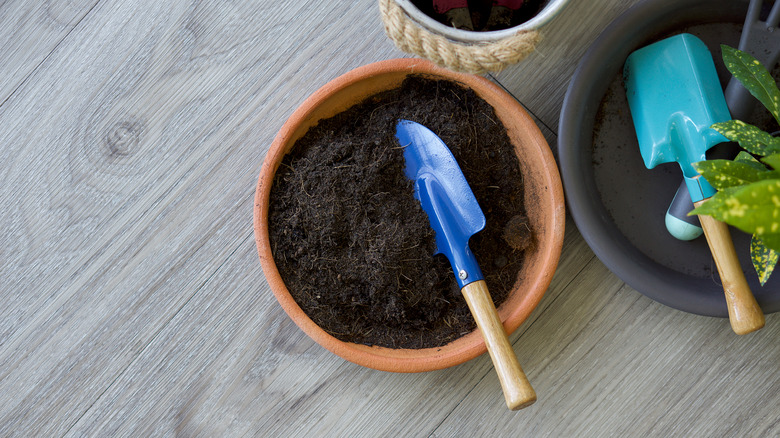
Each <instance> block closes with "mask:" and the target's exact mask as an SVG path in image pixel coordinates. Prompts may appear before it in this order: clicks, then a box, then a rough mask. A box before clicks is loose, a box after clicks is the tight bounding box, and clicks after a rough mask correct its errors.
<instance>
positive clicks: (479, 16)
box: [412, 0, 545, 32]
mask: <svg viewBox="0 0 780 438" xmlns="http://www.w3.org/2000/svg"><path fill="white" fill-rule="evenodd" d="M543 3H545V2H544V0H526V1H525V2H523V5H522V6H521V7H520V8H519V9H517V10H516V11H514V12H513V13H512V18H511V21H510V23H509V26H507V27H491V28H488V27H487V24H488V23H487V21H488V17H490V9H491V8H492V7H493V2H492V1H486V0H469V1H468V5H469V6H468V7H469V12H470V13H471V22H472V24H473V26H474V31H475V32H484V31H493V30H501V29H505V28H509V27H515V26H519V25H520V24H522V23H525V22H526V21H528V20H530V19H531V18H533V17H534V16H536V14H538V13H539V11H541V10H542V4H543ZM412 4H414V5H415V6H416V7H417V9H419V10H420V12H422V13H423V14H425V15H427V16H429V17H431V18H433V19H434V20H436V21H438V22H439V23H442V24H444V25H445V26H449V25H450V23H449V22H448V21H447V17H446V16H445V15H444V14H439V13H436V11H434V9H433V2H432V1H431V0H412Z"/></svg>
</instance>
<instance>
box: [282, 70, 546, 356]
mask: <svg viewBox="0 0 780 438" xmlns="http://www.w3.org/2000/svg"><path fill="white" fill-rule="evenodd" d="M401 118H403V119H408V120H413V121H416V122H418V123H421V124H423V125H425V126H427V127H428V128H430V129H431V130H433V131H434V132H435V133H437V134H438V135H439V136H440V137H441V138H442V140H444V142H445V143H446V144H447V145H448V146H449V147H450V149H451V150H452V152H453V154H454V155H455V157H456V159H457V160H458V163H459V164H460V166H461V169H462V170H463V173H464V175H465V177H466V179H467V180H468V181H469V184H470V186H471V188H472V190H473V192H474V195H475V196H476V198H477V200H478V202H479V204H480V206H481V207H482V210H483V212H484V213H485V217H486V219H487V225H486V227H485V229H484V230H483V231H481V232H479V233H477V234H476V235H474V236H473V237H472V238H471V240H470V247H471V249H472V251H473V252H474V253H475V255H476V257H477V260H478V261H479V263H480V267H481V268H482V271H483V274H484V275H485V279H486V281H487V284H488V288H489V290H490V293H491V295H492V297H493V300H494V302H495V304H496V306H499V305H500V304H501V302H503V301H504V299H505V298H506V296H507V294H508V292H509V291H510V290H511V288H512V286H513V285H514V283H515V281H516V280H517V276H518V272H519V270H520V268H521V267H522V263H523V252H524V250H525V249H526V248H528V247H529V246H531V245H533V239H534V236H533V234H532V233H529V229H528V226H527V225H528V224H527V219H525V210H524V206H523V196H522V193H523V187H522V178H521V175H520V169H519V163H518V159H517V156H516V155H515V153H514V149H513V147H512V145H511V143H510V141H509V138H508V137H507V134H506V129H505V128H504V127H503V125H501V124H500V123H499V120H498V118H497V117H496V115H495V113H494V112H493V109H492V107H491V106H490V105H488V104H487V103H486V102H485V101H483V100H482V99H480V98H479V97H478V96H477V95H476V94H475V93H474V92H473V91H471V90H467V89H465V88H462V87H461V86H459V85H457V84H455V83H452V82H449V81H437V80H432V79H428V78H423V77H417V76H411V77H409V78H408V79H407V80H406V81H405V82H404V83H403V84H402V85H401V87H400V88H398V89H395V90H391V91H388V92H384V93H382V94H379V95H376V96H374V97H372V98H369V99H368V100H366V101H364V102H362V103H360V104H358V105H356V106H354V107H352V108H350V109H349V110H347V111H345V112H343V113H341V114H338V115H336V116H335V117H333V118H330V119H327V120H321V121H320V122H319V123H318V124H317V125H316V126H315V127H313V128H312V129H310V130H309V132H308V133H307V134H306V135H304V137H302V138H301V139H300V140H299V141H298V142H297V143H296V145H295V147H294V149H293V151H292V152H291V153H290V154H289V155H287V156H286V157H285V158H284V160H283V162H282V164H281V166H280V167H279V169H278V171H277V173H276V176H275V179H274V182H273V188H272V191H271V209H270V213H269V228H270V239H271V245H272V251H273V254H274V259H275V261H276V265H277V267H278V269H279V272H280V274H281V276H282V279H283V280H284V282H285V284H286V285H287V288H288V289H289V290H290V293H291V294H292V295H293V297H294V299H295V300H296V302H297V303H298V304H299V305H300V306H301V308H302V309H303V311H304V312H306V314H307V315H309V317H311V319H312V320H313V321H314V322H315V323H317V324H318V325H319V326H321V327H322V328H323V329H325V330H326V331H327V332H328V333H330V334H332V335H333V336H335V337H336V338H338V339H341V340H344V341H349V342H354V343H360V344H367V345H380V346H384V347H390V348H427V347H437V346H441V345H444V344H447V343H448V342H450V341H452V340H454V339H456V338H458V337H460V336H462V335H464V334H466V333H468V332H470V331H472V330H473V329H474V328H475V323H474V320H473V318H472V317H471V314H470V313H469V310H468V307H467V305H466V302H465V300H464V299H463V297H462V295H461V294H460V291H459V289H458V287H457V283H456V282H455V278H454V275H453V273H452V269H451V267H450V264H449V261H448V260H447V259H446V258H445V257H444V256H442V255H437V256H433V255H432V254H433V253H434V252H435V246H436V245H435V242H434V233H433V231H432V230H431V229H430V225H429V222H428V217H427V216H426V214H425V212H423V211H422V209H421V207H420V204H419V202H418V201H417V200H416V199H414V197H413V183H412V181H410V180H408V179H407V178H406V177H405V175H404V172H403V169H404V165H405V163H404V158H403V150H402V149H401V147H400V145H399V144H398V142H397V140H396V139H395V125H396V122H397V120H398V119H401Z"/></svg>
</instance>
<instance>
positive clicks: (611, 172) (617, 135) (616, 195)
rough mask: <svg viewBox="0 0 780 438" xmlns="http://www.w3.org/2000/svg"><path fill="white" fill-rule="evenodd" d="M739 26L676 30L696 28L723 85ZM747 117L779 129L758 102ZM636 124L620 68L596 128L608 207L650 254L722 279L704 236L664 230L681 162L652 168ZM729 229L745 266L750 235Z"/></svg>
mask: <svg viewBox="0 0 780 438" xmlns="http://www.w3.org/2000/svg"><path fill="white" fill-rule="evenodd" d="M741 30H742V25H741V24H735V23H711V24H705V25H697V26H691V27H688V28H683V29H680V30H679V31H675V32H674V33H673V34H678V33H683V32H688V33H692V34H694V35H696V36H698V37H699V38H701V39H702V40H703V41H704V42H705V43H706V44H707V46H708V47H709V48H710V51H711V52H712V56H713V59H714V60H715V65H716V69H717V70H718V76H719V78H720V80H721V85H722V86H723V87H724V88H725V86H726V84H727V83H728V81H729V79H730V77H731V75H730V73H729V72H728V70H726V68H725V66H724V65H723V62H722V60H721V59H722V54H721V51H720V44H726V45H729V46H731V47H737V46H738V45H739V37H740V33H741ZM671 35H672V34H669V35H663V36H659V38H658V39H659V40H660V39H663V38H665V37H666V36H671ZM779 74H780V66H778V67H776V68H775V69H774V71H773V76H774V77H778V75H779ZM746 121H748V122H750V123H752V124H755V125H756V126H759V127H761V128H762V129H765V130H767V131H769V132H773V131H774V130H777V129H778V127H777V123H776V122H775V121H774V119H773V118H772V116H771V114H769V112H768V111H766V109H765V108H763V107H762V106H761V105H760V104H757V105H756V108H755V109H754V111H753V114H752V115H751V117H750V118H749V119H748V120H746ZM633 126H634V125H633V121H632V119H631V114H630V112H629V108H628V101H627V100H626V94H625V89H624V87H623V77H622V72H620V71H618V72H615V77H614V79H613V80H612V82H611V83H610V85H609V88H608V89H607V92H606V93H605V95H604V98H603V100H602V101H601V104H600V106H599V110H598V112H597V115H596V120H595V125H594V130H593V132H594V133H593V145H592V148H593V150H592V156H593V173H594V179H595V182H596V187H597V190H598V192H599V194H600V196H601V200H602V202H603V204H604V207H605V208H606V210H607V212H608V213H609V215H610V217H611V218H612V220H613V221H614V223H615V225H616V226H617V228H618V229H619V230H620V231H621V232H622V233H623V234H624V235H625V236H626V238H627V239H628V240H629V242H630V243H631V244H632V245H634V246H635V247H636V248H637V249H639V250H640V251H641V252H642V253H644V254H645V255H647V256H648V257H649V258H650V259H652V260H653V261H655V262H656V263H658V264H660V265H663V266H665V267H668V268H670V269H673V270H675V271H678V272H681V273H683V274H686V275H689V276H693V277H698V278H706V279H711V280H712V281H713V283H717V284H718V285H719V284H720V280H719V278H718V274H717V268H716V267H715V266H714V262H713V260H712V256H711V255H710V253H709V250H708V248H707V242H706V240H705V239H704V236H701V237H699V238H698V239H696V240H695V241H690V242H686V241H680V240H677V239H675V238H674V237H672V236H671V235H670V234H669V232H668V231H667V230H666V226H665V224H664V215H665V213H666V210H667V209H668V207H669V204H670V202H671V200H672V199H673V198H674V195H675V192H676V191H677V188H678V187H679V185H680V182H681V180H682V173H681V171H680V168H679V166H678V165H677V164H676V163H667V164H662V165H659V166H657V167H656V168H654V169H652V170H648V169H647V168H645V166H644V162H643V161H642V157H641V155H640V153H639V145H638V143H637V140H636V134H635V132H634V127H633ZM718 152H719V151H718V147H717V146H716V147H715V148H713V149H712V150H711V151H709V152H708V156H710V158H713V155H714V154H718ZM731 231H732V237H733V240H734V241H735V246H736V249H737V253H738V254H737V255H738V256H739V258H740V259H741V261H742V264H743V266H750V261H749V259H750V257H749V252H748V248H749V244H750V236H749V235H747V234H745V233H743V232H741V231H739V230H736V229H734V228H732V229H731ZM755 276H756V275H755V273H754V272H746V277H748V279H749V280H755ZM776 277H777V275H776ZM752 282H754V281H752ZM779 284H780V282H778V279H777V278H773V279H772V280H770V282H769V283H767V284H766V285H765V286H764V288H765V289H767V290H776V289H777V288H778V286H777V285H779ZM773 285H774V286H773ZM753 289H754V292H759V290H760V288H758V287H756V286H755V285H754V286H753Z"/></svg>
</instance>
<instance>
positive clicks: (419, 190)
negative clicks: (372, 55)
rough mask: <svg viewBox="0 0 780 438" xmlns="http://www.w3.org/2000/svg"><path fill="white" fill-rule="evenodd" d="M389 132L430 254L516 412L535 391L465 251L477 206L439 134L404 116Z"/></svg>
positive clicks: (476, 224)
mask: <svg viewBox="0 0 780 438" xmlns="http://www.w3.org/2000/svg"><path fill="white" fill-rule="evenodd" d="M395 136H396V138H397V139H398V143H399V144H400V145H401V146H402V147H403V148H404V159H405V160H406V169H405V172H406V176H407V177H408V178H409V179H410V180H412V181H414V196H415V198H417V199H418V200H419V201H420V205H421V206H422V209H423V211H425V213H426V214H427V215H428V219H429V221H430V225H431V228H433V230H434V231H435V232H436V252H437V253H441V254H444V255H445V256H447V258H448V259H449V260H450V264H451V265H452V269H453V271H454V272H455V279H456V280H457V282H458V286H460V288H461V292H462V293H463V297H464V298H465V299H466V303H467V304H468V306H469V310H471V314H472V315H473V316H474V320H475V321H476V322H477V327H478V328H479V330H480V331H481V332H482V337H483V338H484V339H485V345H486V346H487V350H488V353H490V358H491V359H492V360H493V365H494V366H495V368H496V372H497V373H498V379H499V382H500V383H501V388H502V389H503V391H504V398H505V399H506V404H507V407H509V409H512V410H516V409H521V408H524V407H526V406H529V405H531V404H532V403H533V402H534V401H536V393H535V392H534V389H533V388H532V387H531V384H530V383H529V382H528V379H527V378H526V376H525V374H524V373H523V370H522V368H520V364H519V362H518V360H517V356H515V352H514V350H513V349H512V344H510V343H509V340H508V339H507V335H506V331H504V326H503V325H502V324H501V320H500V319H499V317H498V312H497V311H496V307H495V305H494V304H493V300H492V299H491V298H490V294H489V292H488V288H487V285H486V284H485V280H484V279H483V277H482V272H481V271H480V269H479V265H478V264H477V260H476V258H475V257H474V254H473V253H472V252H471V250H470V249H469V245H468V241H469V238H470V237H471V236H472V235H473V234H475V233H477V232H479V231H480V230H482V229H483V228H484V227H485V215H484V214H482V209H480V208H479V204H477V200H476V198H474V194H473V193H472V192H471V188H470V187H469V185H468V182H466V178H465V177H464V176H463V173H462V172H461V170H460V167H459V166H458V163H457V161H455V157H454V156H453V155H452V152H450V149H449V148H448V147H447V145H446V144H444V142H443V141H442V140H441V139H440V138H439V136H437V135H436V134H435V133H434V132H433V131H431V130H430V129H428V128H426V127H425V126H423V125H421V124H419V123H416V122H412V121H409V120H400V121H399V122H398V124H397V125H396V134H395Z"/></svg>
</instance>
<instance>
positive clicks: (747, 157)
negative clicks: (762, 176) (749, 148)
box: [734, 151, 766, 169]
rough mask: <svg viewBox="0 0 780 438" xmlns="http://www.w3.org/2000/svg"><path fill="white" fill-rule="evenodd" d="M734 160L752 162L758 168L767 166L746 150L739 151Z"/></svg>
mask: <svg viewBox="0 0 780 438" xmlns="http://www.w3.org/2000/svg"><path fill="white" fill-rule="evenodd" d="M734 161H739V162H740V163H745V164H752V165H753V166H754V167H756V168H760V169H766V166H764V165H763V164H761V162H760V161H758V160H756V158H755V157H754V156H752V155H750V154H749V153H747V152H745V151H739V153H738V154H737V156H736V157H734Z"/></svg>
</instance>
